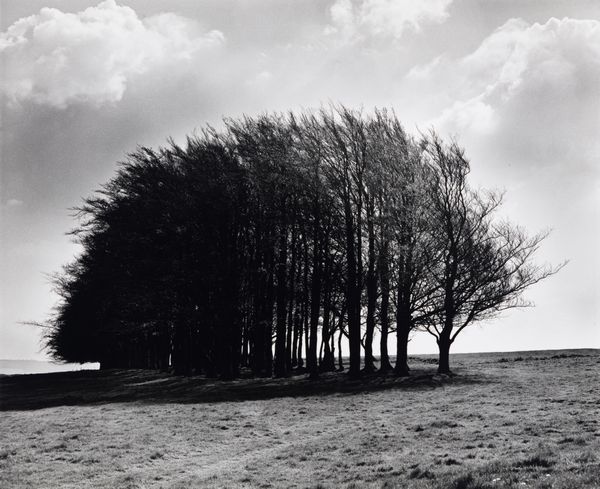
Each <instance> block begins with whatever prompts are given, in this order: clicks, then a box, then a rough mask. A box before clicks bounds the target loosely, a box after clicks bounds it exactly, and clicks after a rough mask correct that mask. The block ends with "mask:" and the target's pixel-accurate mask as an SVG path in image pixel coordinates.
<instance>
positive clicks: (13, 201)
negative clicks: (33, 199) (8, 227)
mask: <svg viewBox="0 0 600 489" xmlns="http://www.w3.org/2000/svg"><path fill="white" fill-rule="evenodd" d="M21 205H23V201H22V200H19V199H8V200H7V201H6V207H19V206H21Z"/></svg>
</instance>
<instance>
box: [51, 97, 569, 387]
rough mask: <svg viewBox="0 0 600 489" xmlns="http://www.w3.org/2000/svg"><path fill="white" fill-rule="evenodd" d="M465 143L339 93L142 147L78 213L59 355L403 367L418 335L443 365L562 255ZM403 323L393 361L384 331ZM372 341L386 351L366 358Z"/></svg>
mask: <svg viewBox="0 0 600 489" xmlns="http://www.w3.org/2000/svg"><path fill="white" fill-rule="evenodd" d="M469 170H470V165H469V162H468V160H467V159H466V157H465V154H464V151H463V149H462V148H461V147H459V146H458V145H457V144H456V143H455V142H452V141H451V142H445V141H443V140H442V139H441V138H440V137H439V136H438V135H437V134H436V133H435V132H433V131H431V132H430V133H428V134H426V135H421V136H419V137H418V138H415V137H412V136H411V135H409V134H407V132H406V131H405V130H404V128H403V127H402V125H401V123H400V122H399V120H398V118H397V117H396V115H395V114H394V113H393V111H389V110H375V111H374V112H372V113H368V114H366V113H364V112H362V111H355V110H351V109H348V108H345V107H343V106H339V107H338V106H336V107H325V108H322V109H321V110H319V111H312V112H309V111H305V112H301V113H299V114H297V113H296V114H295V113H289V114H285V115H282V114H265V115H261V116H257V117H243V118H241V119H226V120H225V121H224V129H222V130H216V129H214V128H211V127H206V128H205V129H203V130H202V131H201V132H200V133H198V134H196V135H194V136H192V137H188V138H187V142H186V144H185V145H178V144H175V142H173V141H170V142H169V144H168V145H167V146H166V147H163V148H159V149H156V150H154V149H150V148H145V147H142V148H139V149H138V150H137V151H136V152H134V153H132V154H130V155H128V157H127V159H126V161H124V162H122V163H121V164H120V166H119V168H118V170H117V172H116V175H115V176H114V178H112V179H111V180H110V181H109V182H108V183H106V184H105V185H103V186H102V187H101V189H100V190H99V191H97V192H96V193H95V194H93V195H92V196H91V197H89V198H87V199H85V200H84V202H83V204H82V205H81V206H80V207H79V208H78V209H77V216H78V218H79V225H78V227H77V228H76V229H75V230H74V231H73V232H72V234H73V235H74V236H75V238H76V240H77V241H78V242H79V243H80V244H81V245H82V252H81V254H80V255H79V256H78V257H77V259H76V260H75V261H74V262H73V263H71V264H69V265H67V266H65V267H64V269H63V270H62V272H61V273H60V274H58V275H57V276H56V278H55V285H56V290H57V291H58V293H59V296H60V301H59V303H58V305H57V306H56V309H55V311H54V313H53V315H52V317H51V318H50V319H49V321H48V324H47V326H48V329H47V334H46V346H47V347H48V349H49V351H50V352H51V354H52V355H53V356H54V358H56V359H59V360H63V361H69V362H100V364H101V368H150V369H164V370H168V369H170V370H172V371H174V372H175V373H176V374H191V373H202V374H205V375H208V376H218V377H221V378H224V379H231V378H235V377H237V376H239V375H240V372H241V371H242V369H250V371H251V372H252V373H253V374H254V375H257V376H271V375H275V376H278V377H282V376H286V375H288V374H290V373H291V372H292V371H304V370H305V371H307V372H308V373H309V375H310V376H311V377H312V378H315V377H318V376H319V373H320V372H324V371H331V370H334V369H336V368H337V369H343V368H344V361H343V358H342V351H343V350H345V348H346V347H345V345H347V350H348V351H349V365H348V368H349V373H350V374H351V375H353V376H358V375H359V374H360V372H361V371H367V372H372V371H375V370H376V369H379V370H380V371H381V372H387V371H391V370H392V369H393V370H394V372H395V373H396V374H398V375H408V373H409V366H408V353H407V352H408V343H409V340H410V338H411V335H412V334H413V332H415V331H423V332H427V333H429V334H431V335H432V336H434V337H435V340H436V342H437V345H438V347H439V367H438V370H439V372H441V373H449V372H450V364H449V352H450V347H451V345H452V344H453V342H454V341H455V339H456V337H457V336H458V334H459V333H460V332H461V331H463V329H464V328H465V327H467V326H468V325H470V324H472V323H474V322H477V321H480V320H483V319H488V318H491V317H494V316H495V315H497V314H498V313H499V312H501V311H503V310H505V309H508V308H514V307H521V306H525V305H527V302H526V301H524V300H523V299H522V292H523V291H524V290H525V289H526V288H527V287H529V286H531V285H533V284H535V283H537V282H538V281H540V280H542V279H544V278H546V277H548V276H549V275H551V274H553V273H555V272H556V271H557V270H558V268H559V267H557V268H552V267H549V266H547V265H536V264H535V263H534V262H533V261H532V255H533V254H534V253H535V252H536V250H537V249H538V247H539V245H540V244H541V242H542V241H543V240H544V238H545V237H546V234H545V233H542V234H536V235H533V236H529V235H528V234H527V233H526V232H525V231H524V230H523V229H521V228H519V227H517V226H515V225H513V224H511V223H509V222H506V221H504V220H501V219H499V218H498V217H497V215H496V211H497V209H498V207H499V206H500V205H501V202H502V194H500V193H498V192H492V191H486V190H479V189H475V188H473V187H472V186H470V185H469V182H468V175H469ZM391 336H395V345H396V348H395V349H396V357H395V359H394V360H395V361H394V362H393V363H392V359H391V358H390V354H389V353H388V340H390V337H391ZM376 338H378V341H379V351H380V355H379V361H378V362H376V359H375V357H374V354H373V344H374V342H375V340H376Z"/></svg>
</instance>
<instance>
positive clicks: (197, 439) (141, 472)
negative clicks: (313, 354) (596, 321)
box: [0, 349, 600, 489]
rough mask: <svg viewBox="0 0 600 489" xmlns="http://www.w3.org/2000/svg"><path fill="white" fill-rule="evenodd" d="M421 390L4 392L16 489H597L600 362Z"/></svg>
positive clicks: (7, 382) (390, 384)
mask: <svg viewBox="0 0 600 489" xmlns="http://www.w3.org/2000/svg"><path fill="white" fill-rule="evenodd" d="M451 365H452V366H453V371H454V372H455V374H456V375H454V376H445V375H438V374H436V365H435V357H433V356H419V357H411V358H410V366H411V369H412V372H411V376H410V377H409V378H406V379H401V378H396V377H393V376H391V375H390V376H386V377H382V378H378V379H375V378H370V379H368V382H367V381H361V380H358V381H355V380H354V381H353V380H350V379H348V378H347V376H346V375H345V374H343V373H331V374H326V375H323V377H322V379H321V380H319V381H309V380H306V379H305V377H304V376H296V377H291V378H287V379H283V380H275V379H241V380H237V381H234V382H227V383H225V382H220V381H215V380H210V379H204V378H200V377H188V378H185V377H173V376H169V375H167V374H161V373H157V372H149V371H139V370H136V371H95V372H92V371H88V372H85V371H83V372H69V373H65V372H61V373H51V374H39V375H26V376H6V377H1V378H0V408H1V409H2V411H3V412H2V415H1V417H0V432H1V433H2V437H1V440H0V442H1V446H0V487H3V488H15V489H21V488H51V487H52V488H54V487H60V488H77V489H79V488H84V487H91V488H111V489H113V488H117V489H121V488H123V489H142V488H153V489H154V488H156V489H158V488H165V489H166V488H169V489H175V488H178V489H184V488H196V487H198V488H200V487H214V488H254V487H260V488H277V487H297V488H313V489H316V488H337V487H342V488H362V487H368V488H395V487H397V488H415V489H426V488H427V489H429V488H453V489H477V488H480V489H483V488H485V489H488V488H489V489H491V488H522V487H530V488H540V489H541V488H573V489H576V488H598V487H600V387H599V386H600V350H591V349H588V350H563V351H544V352H520V353H485V354H483V353H482V354H464V355H461V354H457V355H452V356H451Z"/></svg>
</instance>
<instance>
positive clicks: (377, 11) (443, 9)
mask: <svg viewBox="0 0 600 489" xmlns="http://www.w3.org/2000/svg"><path fill="white" fill-rule="evenodd" d="M451 3H452V0H359V1H352V0H336V1H335V3H334V4H333V5H332V6H331V8H330V16H331V24H330V25H328V26H327V28H326V33H328V34H337V35H339V36H341V37H342V38H343V39H344V40H347V41H350V40H357V39H361V38H364V37H366V36H375V37H391V38H396V39H399V38H400V37H402V35H403V34H404V32H405V31H407V30H411V31H416V32H418V31H420V30H421V28H422V26H423V25H424V24H428V23H442V22H444V21H445V20H446V19H447V18H448V7H449V6H450V4H451Z"/></svg>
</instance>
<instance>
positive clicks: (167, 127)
mask: <svg viewBox="0 0 600 489" xmlns="http://www.w3.org/2000/svg"><path fill="white" fill-rule="evenodd" d="M0 31H1V33H0V60H1V72H0V81H1V86H0V97H1V98H0V104H1V107H0V111H1V112H0V114H1V118H2V120H1V133H0V165H1V166H0V168H1V173H0V231H1V234H0V239H1V241H0V273H1V279H0V287H1V291H0V293H1V295H0V301H1V302H0V358H9V359H44V358H46V355H45V353H44V352H43V350H42V349H41V343H40V335H41V330H40V329H39V328H36V327H34V326H29V325H26V324H23V323H25V322H31V321H34V322H35V321H38V322H39V321H43V320H44V319H46V318H47V317H48V316H49V314H50V313H51V311H52V307H53V305H54V304H55V303H56V301H57V296H56V295H55V294H54V293H53V291H52V286H51V281H50V279H49V276H50V275H51V274H52V273H55V272H58V271H60V269H61V267H62V266H63V265H64V264H66V263H68V262H69V261H71V260H73V259H74V257H75V256H76V255H77V253H78V251H79V249H78V246H77V244H75V243H73V242H72V239H71V238H70V237H69V236H68V235H67V233H68V231H69V230H71V229H72V228H73V227H74V226H75V225H76V224H77V221H76V220H75V219H74V217H73V210H72V209H73V208H74V207H76V206H77V205H79V204H80V203H81V202H82V199H83V198H84V197H86V196H89V195H90V194H91V193H92V192H93V191H94V190H96V189H98V188H99V186H100V185H101V184H102V183H103V182H106V181H107V180H108V179H109V178H110V177H111V176H112V175H113V173H114V171H115V168H116V166H117V163H118V162H119V161H122V160H124V159H125V158H126V155H127V153H129V152H132V151H134V150H135V149H136V147H137V146H138V145H145V146H152V147H157V146H159V145H163V144H165V143H166V140H167V138H168V137H173V138H174V139H175V140H176V141H182V140H183V138H184V137H185V135H186V134H192V133H193V132H194V131H195V130H197V129H200V128H202V127H204V126H205V125H206V124H207V123H209V124H212V125H216V126H217V127H218V126H219V123H220V121H221V120H222V118H223V117H237V116H240V115H242V114H250V115H252V114H257V113H261V112H266V111H287V110H298V109H302V108H306V109H310V108H316V107H319V106H320V105H321V104H323V103H329V102H340V103H343V104H345V105H347V106H349V107H353V108H361V107H362V108H364V110H365V111H367V112H368V111H369V109H371V108H373V107H375V106H377V107H391V108H393V109H394V110H395V112H396V114H397V115H398V117H399V118H400V119H401V121H403V123H404V125H405V128H406V129H407V130H408V131H409V132H411V133H413V134H415V135H418V134H419V133H420V132H424V131H427V130H429V129H430V128H432V127H433V128H435V129H436V131H437V132H438V133H439V134H441V135H442V136H443V137H445V138H455V139H456V140H457V141H458V142H459V143H460V145H461V146H463V147H464V148H465V150H466V155H467V157H468V158H469V160H470V161H471V165H472V173H471V177H472V182H473V185H474V186H477V187H484V188H494V189H501V190H504V191H505V192H506V194H505V203H504V206H503V208H502V211H501V217H502V218H507V219H510V220H511V221H512V222H514V223H516V224H519V225H522V226H523V227H525V228H526V229H527V230H529V231H530V232H531V233H536V232H540V231H544V230H548V229H551V230H552V232H551V234H550V236H549V238H548V239H547V240H546V241H545V242H544V243H543V245H542V247H541V248H540V250H539V252H538V255H537V258H536V259H537V261H538V262H540V263H546V262H547V263H550V264H554V265H556V264H558V263H561V262H563V261H564V260H568V261H569V262H568V264H567V265H566V267H565V268H564V269H563V270H562V271H561V272H560V273H559V274H557V275H556V276H554V277H551V278H549V279H548V280H546V281H545V282H542V283H540V284H538V285H537V286H535V287H534V288H532V289H531V290H530V291H529V292H528V293H527V294H526V298H527V299H529V300H531V301H532V302H533V303H535V307H532V308H527V309H523V310H514V311H510V312H507V313H504V314H503V315H502V316H501V317H500V318H498V319H495V320H493V321H489V322H488V323H485V324H478V325H473V326H471V327H470V328H467V329H466V330H465V331H464V332H463V333H461V335H460V336H459V338H458V339H457V341H456V343H455V344H454V346H453V350H454V351H456V352H469V351H511V350H532V349H551V348H552V349H559V348H599V347H600V321H599V319H600V313H599V311H600V306H599V304H600V287H599V284H600V259H599V257H598V250H600V219H599V217H600V216H599V214H600V166H599V163H600V161H599V158H600V137H599V136H600V2H597V1H595V0H563V1H553V0H545V1H543V2H540V1H537V0H485V1H484V0H328V1H325V0H252V1H250V0H201V1H198V0H186V1H184V0H170V1H168V2H167V1H156V0H119V1H115V0H106V1H104V2H101V3H97V2H94V1H91V2H90V1H83V0H82V1H79V0H56V1H50V0H46V1H38V0H29V1H27V2H21V1H19V0H0ZM410 350H411V352H413V353H428V352H431V353H433V352H435V351H436V345H435V342H434V340H433V338H432V337H429V335H427V334H421V335H418V336H416V337H415V338H414V339H413V341H412V343H411V345H410Z"/></svg>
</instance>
